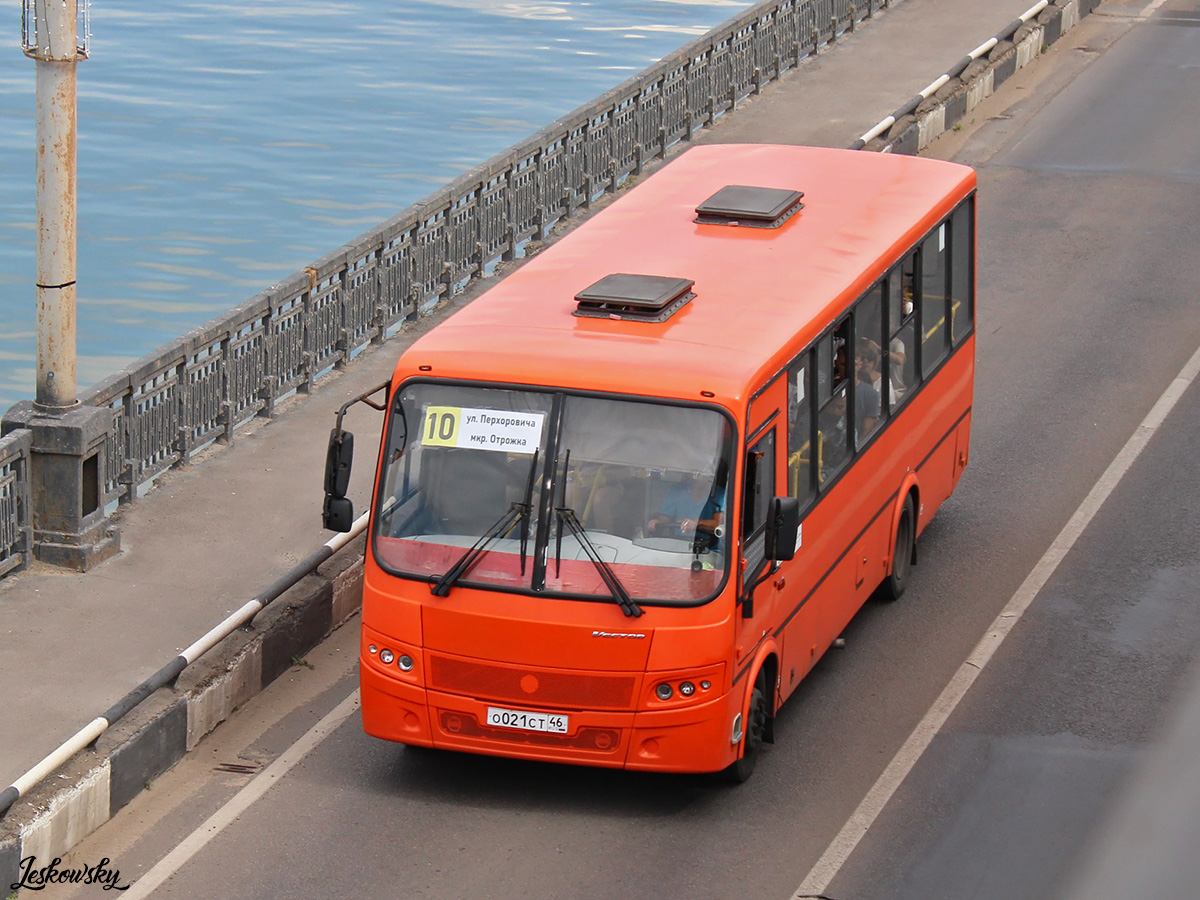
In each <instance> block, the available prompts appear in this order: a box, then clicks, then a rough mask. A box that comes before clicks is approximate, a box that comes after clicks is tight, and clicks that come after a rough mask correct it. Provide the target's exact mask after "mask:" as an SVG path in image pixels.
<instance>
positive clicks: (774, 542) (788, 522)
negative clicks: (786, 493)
mask: <svg viewBox="0 0 1200 900" xmlns="http://www.w3.org/2000/svg"><path fill="white" fill-rule="evenodd" d="M768 513H769V514H768V516H767V533H766V548H765V549H766V554H767V559H772V560H775V561H776V562H784V561H786V560H789V559H791V558H792V557H794V556H795V555H796V539H797V538H798V537H799V536H800V501H799V500H797V499H796V498H795V497H772V498H771V504H770V508H769V509H768Z"/></svg>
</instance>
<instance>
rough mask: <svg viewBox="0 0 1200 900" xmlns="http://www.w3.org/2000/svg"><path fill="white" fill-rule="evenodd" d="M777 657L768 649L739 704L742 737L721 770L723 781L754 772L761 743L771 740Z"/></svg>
mask: <svg viewBox="0 0 1200 900" xmlns="http://www.w3.org/2000/svg"><path fill="white" fill-rule="evenodd" d="M778 670H779V658H778V656H776V654H775V652H774V651H773V650H772V651H768V652H767V653H766V654H765V656H764V657H763V658H762V660H761V661H760V662H759V663H758V665H757V669H756V670H755V674H754V679H753V681H750V682H749V684H750V690H749V691H747V694H746V698H745V700H744V701H743V703H742V712H741V723H742V729H741V730H742V739H741V742H740V744H739V746H738V756H737V759H735V760H734V761H733V762H732V763H730V765H729V766H728V767H726V768H725V769H724V771H722V772H721V775H722V777H723V778H724V780H726V781H728V782H730V783H732V784H742V783H744V782H746V781H747V780H749V778H750V776H751V775H752V774H754V768H755V766H756V765H757V763H758V757H759V754H760V753H761V752H762V748H763V745H764V744H773V743H775V712H776V703H775V697H776V692H775V685H776V681H777V678H778Z"/></svg>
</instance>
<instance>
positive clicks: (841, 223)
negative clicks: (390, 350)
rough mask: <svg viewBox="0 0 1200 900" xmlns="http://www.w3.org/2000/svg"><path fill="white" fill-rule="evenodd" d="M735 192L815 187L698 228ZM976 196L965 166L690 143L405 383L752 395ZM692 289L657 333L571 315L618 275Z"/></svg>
mask: <svg viewBox="0 0 1200 900" xmlns="http://www.w3.org/2000/svg"><path fill="white" fill-rule="evenodd" d="M728 185H750V186H757V187H767V188H781V189H786V190H798V191H803V192H804V199H803V203H804V208H803V209H802V210H801V211H800V212H798V213H796V214H795V215H793V216H792V217H791V218H790V219H787V221H786V222H784V224H782V225H781V226H780V227H778V228H753V227H745V226H741V227H738V226H731V225H720V224H697V223H696V222H695V219H696V207H697V206H699V205H700V204H702V203H703V202H704V201H705V200H707V199H708V198H709V197H710V196H712V195H713V194H715V193H716V192H717V191H719V190H720V189H721V188H723V187H726V186H728ZM974 186H975V173H974V172H973V171H972V170H971V169H969V168H967V167H965V166H961V165H956V164H954V163H948V162H942V161H938V160H931V159H923V158H920V157H912V156H899V155H895V154H878V153H868V152H865V151H854V150H834V149H824V148H810V147H792V146H777V145H758V144H752V145H745V144H711V145H700V146H696V147H692V148H690V149H689V150H687V151H686V152H685V153H683V154H681V155H680V156H679V157H678V158H677V159H675V160H674V161H672V162H671V163H669V164H668V165H666V166H664V167H663V168H662V169H661V170H659V171H658V172H657V173H655V174H654V175H652V176H650V177H649V178H647V179H646V180H645V182H644V183H642V184H640V185H637V186H636V187H634V188H632V189H630V190H629V191H628V192H626V193H625V194H624V196H622V197H620V198H619V199H618V200H616V201H615V202H614V203H613V204H612V205H611V206H610V207H608V208H607V209H605V210H603V211H602V212H600V213H598V214H597V215H596V216H594V217H593V218H592V219H590V220H588V221H586V222H585V223H583V224H582V225H580V226H579V227H578V228H576V229H575V230H573V231H572V232H570V233H569V234H567V235H566V236H565V237H563V238H562V239H561V240H559V241H558V242H557V243H555V244H553V245H552V246H550V247H549V248H547V249H546V250H544V251H543V252H542V253H540V254H539V255H538V256H536V257H534V258H533V259H531V260H530V261H529V262H527V263H526V264H525V265H524V266H522V267H520V268H519V269H517V270H516V271H514V272H513V273H512V274H511V275H509V276H508V277H507V278H505V279H504V280H502V281H501V282H500V283H498V284H497V285H496V286H495V287H493V288H491V289H490V290H488V291H487V292H486V293H484V294H483V295H482V296H480V297H479V298H478V299H477V300H475V301H474V302H473V303H471V304H470V305H468V306H466V307H465V308H464V309H462V310H460V311H459V312H457V313H455V314H454V315H453V316H452V317H451V318H449V319H448V320H447V321H446V322H444V323H443V324H441V325H439V326H438V327H437V328H435V329H433V330H432V331H431V332H429V334H427V335H425V336H423V337H422V338H420V339H419V340H418V341H416V342H415V343H414V344H413V345H412V347H411V348H410V349H409V350H408V351H407V352H406V353H405V354H404V355H403V356H402V357H401V360H400V363H399V366H398V368H397V372H398V374H409V373H415V371H416V369H417V367H418V366H422V367H423V366H430V367H431V370H429V374H430V375H431V376H433V377H456V378H468V379H478V380H484V381H501V382H509V383H524V384H539V385H542V384H544V385H548V386H555V387H563V388H582V389H589V390H602V391H614V392H619V393H628V394H641V395H652V396H666V397H678V398H683V399H694V400H699V399H700V398H701V391H705V392H711V394H712V395H713V396H715V398H716V399H718V400H721V401H724V402H726V403H729V404H736V403H738V402H739V401H744V400H745V399H748V397H749V395H750V393H751V392H752V390H753V389H754V388H756V387H757V386H758V385H759V384H760V383H761V380H762V378H763V377H765V376H766V375H769V374H773V373H774V372H776V371H778V370H779V369H781V368H782V367H783V366H784V365H786V364H787V362H788V361H789V360H790V358H791V356H792V355H793V354H794V352H795V351H796V350H797V349H799V347H800V346H802V345H803V344H806V343H808V342H809V341H811V340H812V339H813V338H815V337H816V336H817V334H818V333H819V332H820V331H821V329H822V328H823V327H824V326H825V325H826V324H828V323H829V321H830V320H831V319H832V317H833V316H834V315H835V314H836V312H837V311H838V310H840V309H842V308H844V307H845V306H846V305H847V304H848V303H849V302H851V301H853V300H854V299H855V298H856V297H857V296H859V295H860V294H861V293H863V292H864V291H865V290H866V289H867V288H868V287H870V285H871V283H872V282H874V281H875V280H876V279H877V278H879V277H880V276H881V275H882V274H883V272H884V271H886V268H887V266H888V265H889V264H890V263H891V262H893V261H894V260H895V259H896V258H897V257H898V256H900V255H901V254H902V253H903V252H904V251H905V250H907V249H908V248H909V247H911V246H912V245H913V244H914V243H915V242H916V241H918V240H919V239H920V238H921V237H922V236H923V235H924V234H925V233H926V232H927V231H928V230H929V229H930V228H932V227H933V226H934V225H935V224H936V223H937V221H938V220H940V219H941V218H942V217H944V216H945V215H946V214H948V213H949V212H950V210H951V209H952V208H953V207H954V205H955V204H956V203H957V202H958V201H959V200H960V199H962V198H963V197H964V196H966V195H967V194H968V193H969V192H970V191H971V190H972V189H973V188H974ZM615 273H628V274H637V275H656V276H667V277H670V278H680V279H687V280H689V281H694V282H695V284H694V286H693V287H692V291H694V293H695V298H694V299H692V300H691V302H689V303H687V304H686V305H684V306H683V307H682V308H681V309H679V311H678V312H676V313H675V314H674V315H672V316H671V317H670V318H668V319H667V320H666V321H663V322H660V323H653V322H642V321H626V320H617V319H603V318H581V317H579V316H576V315H574V311H575V309H576V300H575V296H576V294H578V293H580V292H581V291H583V290H584V289H585V288H588V287H589V286H591V285H592V284H594V283H595V282H597V281H599V280H600V279H602V278H604V277H605V276H607V275H611V274H615Z"/></svg>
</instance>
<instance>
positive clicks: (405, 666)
mask: <svg viewBox="0 0 1200 900" xmlns="http://www.w3.org/2000/svg"><path fill="white" fill-rule="evenodd" d="M396 665H398V666H399V667H400V671H401V672H411V671H412V670H413V665H414V663H413V658H412V657H411V656H409V655H408V654H407V653H404V654H401V656H400V660H399V662H397V663H396Z"/></svg>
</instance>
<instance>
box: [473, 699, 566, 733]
mask: <svg viewBox="0 0 1200 900" xmlns="http://www.w3.org/2000/svg"><path fill="white" fill-rule="evenodd" d="M487 723H488V724H489V725H491V726H493V727H495V728H516V729H518V730H519V731H549V732H553V733H554V734H566V733H567V717H566V716H560V715H558V714H556V713H536V712H526V711H525V710H522V709H501V708H500V707H498V706H489V707H488V711H487Z"/></svg>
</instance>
